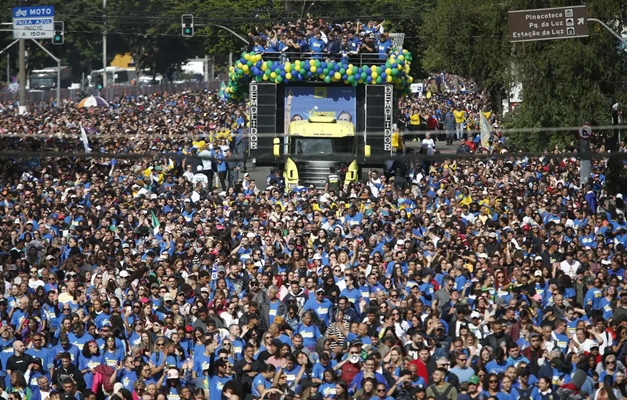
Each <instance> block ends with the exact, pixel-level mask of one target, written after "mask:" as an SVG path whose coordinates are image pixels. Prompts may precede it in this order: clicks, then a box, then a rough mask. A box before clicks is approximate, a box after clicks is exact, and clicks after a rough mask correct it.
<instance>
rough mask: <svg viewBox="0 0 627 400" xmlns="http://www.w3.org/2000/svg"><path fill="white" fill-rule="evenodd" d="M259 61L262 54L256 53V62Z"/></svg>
mask: <svg viewBox="0 0 627 400" xmlns="http://www.w3.org/2000/svg"><path fill="white" fill-rule="evenodd" d="M257 61H261V54H256V55H255V62H257Z"/></svg>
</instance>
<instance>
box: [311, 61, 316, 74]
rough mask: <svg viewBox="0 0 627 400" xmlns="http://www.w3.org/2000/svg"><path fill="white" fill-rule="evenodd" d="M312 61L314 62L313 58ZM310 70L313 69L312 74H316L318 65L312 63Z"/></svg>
mask: <svg viewBox="0 0 627 400" xmlns="http://www.w3.org/2000/svg"><path fill="white" fill-rule="evenodd" d="M312 62H313V60H312ZM310 71H311V73H312V74H315V73H316V66H315V65H312V66H311V70H310Z"/></svg>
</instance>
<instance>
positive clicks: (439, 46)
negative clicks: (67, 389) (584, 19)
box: [423, 0, 627, 150]
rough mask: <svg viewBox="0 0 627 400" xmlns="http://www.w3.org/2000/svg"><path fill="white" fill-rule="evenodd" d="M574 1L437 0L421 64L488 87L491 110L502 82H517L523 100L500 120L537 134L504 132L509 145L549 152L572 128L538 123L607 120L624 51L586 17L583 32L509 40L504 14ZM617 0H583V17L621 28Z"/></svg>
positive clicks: (618, 88)
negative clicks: (587, 34)
mask: <svg viewBox="0 0 627 400" xmlns="http://www.w3.org/2000/svg"><path fill="white" fill-rule="evenodd" d="M579 4H581V2H578V1H574V0H572V1H571V0H567V1H564V0H553V1H540V0H503V1H501V2H499V3H498V4H496V3H495V2H493V1H490V0H477V1H475V2H473V5H472V6H469V5H468V4H467V3H466V2H464V1H463V0H439V1H438V2H437V5H436V6H435V7H433V8H432V9H431V10H430V11H429V12H428V13H427V15H426V17H425V25H424V27H423V34H424V36H425V37H428V38H429V41H428V44H427V48H426V50H425V53H424V54H425V57H424V60H423V66H424V67H425V69H427V70H433V71H440V70H445V71H448V72H451V73H455V74H459V75H461V76H464V77H468V78H471V79H474V80H475V81H476V82H477V84H478V85H479V86H480V87H481V88H484V89H488V90H489V92H490V94H491V98H492V102H493V108H494V109H498V108H499V107H500V101H499V100H500V98H502V96H503V95H504V88H507V87H509V84H510V83H513V82H520V83H522V86H523V102H522V104H520V105H519V106H517V107H516V110H515V112H514V113H512V114H511V115H509V116H508V117H507V118H506V119H505V121H503V122H504V126H505V127H506V128H538V129H539V130H538V132H535V133H534V132H532V133H529V132H521V133H509V134H508V137H509V143H510V145H511V146H512V147H513V148H514V149H523V150H551V149H553V147H554V146H555V145H558V147H562V146H564V145H566V144H568V143H570V142H571V141H572V140H573V139H574V136H575V133H574V132H548V131H546V130H545V131H543V130H542V128H548V127H576V126H579V125H581V124H582V123H589V124H592V125H607V124H609V123H610V106H611V104H612V103H613V100H614V99H618V100H620V99H621V98H624V96H625V91H624V86H625V81H626V80H627V79H626V75H625V71H627V69H626V65H627V64H626V61H627V53H625V52H620V51H618V45H619V43H618V41H617V40H616V38H615V37H613V36H612V35H611V34H610V33H608V32H606V31H605V30H603V29H596V28H597V25H596V24H595V23H593V22H589V26H590V37H589V38H583V39H564V40H552V41H538V42H527V43H509V42H508V39H507V36H508V30H507V12H508V11H509V10H522V9H532V8H545V7H560V6H568V5H579ZM622 4H623V1H622V0H598V1H595V2H592V3H588V15H589V16H590V17H596V18H598V19H600V20H602V21H606V22H611V24H612V25H613V28H614V29H615V30H617V31H619V32H620V31H621V30H622V28H623V26H624V24H625V21H624V20H622V19H621V18H622V17H621V6H622Z"/></svg>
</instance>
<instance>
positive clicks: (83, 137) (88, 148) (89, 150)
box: [81, 125, 91, 153]
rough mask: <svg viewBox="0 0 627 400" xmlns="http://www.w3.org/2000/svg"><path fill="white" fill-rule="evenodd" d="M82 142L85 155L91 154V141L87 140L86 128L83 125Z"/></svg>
mask: <svg viewBox="0 0 627 400" xmlns="http://www.w3.org/2000/svg"><path fill="white" fill-rule="evenodd" d="M81 141H82V142H83V147H84V148H85V153H91V148H90V147H89V139H87V132H85V128H83V125H81Z"/></svg>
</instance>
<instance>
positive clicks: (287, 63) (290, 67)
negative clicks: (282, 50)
mask: <svg viewBox="0 0 627 400" xmlns="http://www.w3.org/2000/svg"><path fill="white" fill-rule="evenodd" d="M291 70H292V64H291V63H290V62H289V61H288V62H286V63H285V72H290V71H291Z"/></svg>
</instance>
